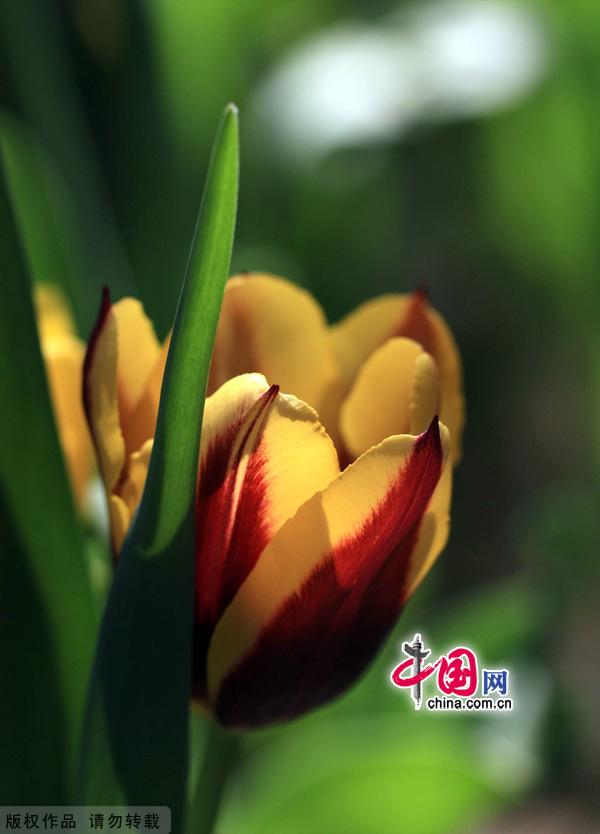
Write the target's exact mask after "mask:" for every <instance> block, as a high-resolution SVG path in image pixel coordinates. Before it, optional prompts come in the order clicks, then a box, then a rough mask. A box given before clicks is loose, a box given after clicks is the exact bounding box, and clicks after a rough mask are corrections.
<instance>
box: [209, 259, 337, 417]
mask: <svg viewBox="0 0 600 834" xmlns="http://www.w3.org/2000/svg"><path fill="white" fill-rule="evenodd" d="M252 372H258V373H261V374H264V376H265V377H266V378H267V380H268V381H269V383H271V384H275V385H279V387H280V388H281V390H282V391H292V392H293V393H294V394H295V395H296V396H297V397H299V398H300V399H302V400H304V401H305V402H307V403H308V404H309V405H311V406H312V407H313V408H316V409H317V411H319V413H320V404H321V400H322V398H323V396H324V394H325V393H326V391H327V390H328V388H329V387H330V386H331V385H332V384H333V382H334V381H335V379H336V378H337V368H336V364H335V358H334V356H333V351H332V348H331V344H330V342H329V336H328V331H327V326H326V322H325V317H324V315H323V312H322V310H321V308H320V307H319V305H318V304H317V302H316V301H315V300H314V298H313V297H312V296H311V295H310V293H308V292H306V290H303V289H301V288H300V287H297V286H295V285H294V284H292V283H290V282H289V281H285V280H284V279H282V278H277V277H275V276H273V275H265V274H251V275H244V276H237V277H235V278H232V279H230V281H229V282H228V284H227V287H226V290H225V295H224V298H223V307H222V310H221V317H220V319H219V326H218V329H217V336H216V341H215V348H214V352H213V360H212V368H211V377H210V382H209V392H213V391H215V390H216V388H218V387H219V386H220V385H222V384H223V383H224V382H225V381H226V380H228V379H230V378H231V377H234V376H237V375H239V374H244V373H252Z"/></svg>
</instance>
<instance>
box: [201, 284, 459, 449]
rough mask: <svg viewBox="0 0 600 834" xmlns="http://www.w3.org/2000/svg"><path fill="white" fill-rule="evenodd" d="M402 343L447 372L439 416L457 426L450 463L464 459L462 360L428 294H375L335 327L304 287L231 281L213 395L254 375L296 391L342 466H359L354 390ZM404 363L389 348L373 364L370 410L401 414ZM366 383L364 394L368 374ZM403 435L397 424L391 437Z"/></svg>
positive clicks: (453, 430) (441, 377)
mask: <svg viewBox="0 0 600 834" xmlns="http://www.w3.org/2000/svg"><path fill="white" fill-rule="evenodd" d="M394 338H407V339H412V340H413V341H415V342H417V343H418V344H420V345H421V346H422V347H423V348H424V349H425V351H427V352H428V354H429V355H430V356H431V357H432V358H433V359H434V361H435V364H436V366H437V369H438V372H439V383H440V403H439V415H440V420H441V421H442V422H443V423H444V424H445V425H446V426H447V427H448V429H449V430H450V435H451V443H452V457H453V459H454V462H457V461H458V460H459V458H460V454H461V437H462V430H463V425H464V397H463V391H462V387H463V383H462V364H461V359H460V354H459V351H458V348H457V346H456V342H455V340H454V337H453V336H452V333H451V331H450V329H449V327H448V325H447V324H446V322H445V321H444V319H443V318H442V316H441V315H440V314H439V313H438V312H437V311H436V310H434V309H433V308H432V307H431V305H430V304H429V302H428V300H427V296H426V294H425V292H423V291H422V290H420V291H417V292H415V293H412V294H410V295H400V294H393V295H385V296H380V297H379V298H374V299H372V300H370V301H367V302H366V303H365V304H363V305H361V306H360V307H358V308H357V309H356V310H355V311H353V312H352V313H350V314H349V315H348V316H347V317H346V318H344V319H342V321H340V322H339V323H337V324H335V325H333V326H332V327H328V325H327V322H326V319H325V316H324V314H323V312H322V310H321V308H320V307H319V305H318V303H317V302H316V300H315V299H314V298H313V297H312V296H311V295H310V293H308V292H307V291H306V290H303V289H301V288H299V287H297V286H295V285H294V284H292V283H290V282H288V281H285V280H284V279H282V278H277V277H275V276H273V275H265V274H249V275H244V276H237V277H235V278H232V279H230V281H229V283H228V285H227V288H226V291H225V296H224V299H223V306H222V310H221V317H220V320H219V327H218V329H217V336H216V341H215V349H214V354H213V365H212V370H211V379H210V384H209V393H212V391H214V390H215V389H216V388H217V387H218V386H219V385H221V384H222V383H223V382H225V381H226V380H227V379H230V378H231V377H233V376H235V375H236V374H239V373H244V372H248V371H259V372H260V373H263V374H264V375H265V376H266V377H267V379H276V380H278V382H279V384H280V385H281V386H282V388H283V389H284V390H287V391H293V392H294V393H295V394H296V395H297V396H299V397H301V398H302V399H304V400H305V401H306V402H307V403H309V404H310V405H311V406H313V408H315V409H316V410H317V412H318V413H319V415H320V416H321V419H322V420H323V422H324V424H325V425H326V427H327V430H328V431H329V433H330V434H331V436H332V437H333V438H334V440H335V442H336V445H337V446H338V450H339V452H340V456H341V458H342V460H347V459H350V460H351V459H353V458H354V457H355V455H356V449H355V448H354V444H353V442H352V440H351V439H350V438H349V437H348V436H347V431H346V430H345V429H347V428H348V420H349V419H350V418H349V417H348V409H347V408H346V409H345V407H344V404H345V403H346V401H347V399H348V398H351V399H353V400H354V406H355V407H356V405H357V395H356V391H355V390H354V389H355V386H356V385H359V380H360V377H361V375H362V374H363V373H364V370H363V369H364V366H365V363H368V362H369V361H370V360H371V358H373V357H374V354H375V352H376V351H378V350H379V349H380V348H382V347H383V346H384V345H385V344H386V343H388V342H389V340H391V339H394ZM401 359H402V357H401V356H400V353H399V351H398V350H396V351H394V350H391V351H390V352H387V353H386V352H384V353H383V354H379V357H378V359H377V360H376V361H374V364H372V365H371V366H370V369H369V371H368V375H369V376H370V379H371V383H372V385H371V386H370V387H371V388H372V390H371V396H372V399H370V402H369V408H370V411H371V412H375V413H377V414H380V415H382V414H390V413H397V412H398V409H397V407H396V406H395V405H394V402H395V393H396V392H395V390H394V385H395V381H396V380H398V379H399V378H400V379H401V378H402V377H403V376H405V373H406V370H407V368H406V367H405V365H404V362H402V361H399V360H401ZM376 377H378V379H379V384H378V385H376V384H375V382H376ZM361 384H362V387H363V388H364V377H363V379H362V383H361ZM359 399H360V397H359ZM351 410H354V411H355V408H354V409H351ZM344 411H346V416H345V417H344ZM390 428H391V427H390ZM404 430H406V427H404V426H402V425H401V424H398V425H397V426H396V427H395V432H390V433H400V432H402V431H404ZM384 436H385V435H381V436H380V437H379V438H378V439H379V440H381V439H383V437H384Z"/></svg>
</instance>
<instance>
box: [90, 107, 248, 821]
mask: <svg viewBox="0 0 600 834" xmlns="http://www.w3.org/2000/svg"><path fill="white" fill-rule="evenodd" d="M238 144H239V140H238V126H237V111H236V109H235V108H234V107H233V106H229V107H228V108H227V109H226V111H225V113H224V116H223V119H222V121H221V125H220V128H219V132H218V135H217V138H216V140H215V145H214V149H213V154H212V159H211V164H210V168H209V172H208V177H207V181H206V186H205V190H204V195H203V198H202V203H201V206H200V213H199V217H198V223H197V227H196V232H195V235H194V239H193V242H192V247H191V253H190V258H189V262H188V267H187V271H186V277H185V280H184V284H183V289H182V292H181V296H180V300H179V305H178V308H177V314H176V317H175V324H174V328H173V336H172V339H171V346H170V349H169V356H168V360H167V366H166V371H165V378H164V381H163V387H162V392H161V399H160V408H159V415H158V423H157V430H156V436H155V441H154V449H153V453H152V458H151V462H150V469H149V472H148V478H147V482H146V488H145V490H144V495H143V498H142V503H141V506H140V509H139V511H138V514H137V517H136V520H135V522H134V525H133V527H132V530H131V531H130V534H129V536H128V538H127V540H126V542H125V545H124V547H123V551H122V553H121V558H120V561H119V567H118V570H117V573H116V576H115V580H114V583H113V588H112V590H111V594H110V597H109V601H108V604H107V608H106V612H105V616H104V621H103V627H102V633H101V637H100V643H99V648H98V654H97V659H96V665H95V672H94V676H93V681H92V686H91V692H90V702H89V710H88V715H87V722H86V727H85V737H84V744H83V748H82V800H83V801H85V802H88V803H90V804H109V803H114V802H120V801H127V802H129V803H130V804H144V803H148V802H150V801H151V802H152V803H153V804H155V805H168V806H169V807H170V808H171V811H172V820H173V830H174V831H175V832H177V831H181V830H183V808H184V797H185V782H186V771H187V738H188V734H187V730H188V726H187V725H188V709H189V695H190V665H191V631H192V612H193V571H194V548H193V544H194V518H193V505H194V494H195V487H196V478H197V468H198V451H199V440H200V431H201V419H202V413H203V409H204V397H205V390H206V383H207V379H208V370H209V366H210V357H211V352H212V344H213V340H214V333H215V329H216V325H217V321H218V316H219V310H220V306H221V299H222V296H223V290H224V286H225V281H226V279H227V276H228V273H229V263H230V258H231V249H232V244H233V233H234V226H235V215H236V206H237V189H238V152H239V151H238Z"/></svg>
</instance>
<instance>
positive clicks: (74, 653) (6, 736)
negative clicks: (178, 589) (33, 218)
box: [0, 162, 95, 802]
mask: <svg viewBox="0 0 600 834" xmlns="http://www.w3.org/2000/svg"><path fill="white" fill-rule="evenodd" d="M0 272H1V274H2V280H1V281H0V402H2V408H1V409H0V483H1V492H2V498H3V505H4V507H3V513H2V519H1V521H2V526H3V528H4V529H3V533H4V535H3V540H4V547H3V552H2V557H1V563H0V587H1V588H2V600H3V602H2V605H1V606H0V618H1V620H0V655H1V656H2V664H3V666H2V684H1V686H0V709H1V710H2V720H1V721H0V728H1V729H0V789H2V790H4V789H6V790H9V789H10V785H11V783H12V781H13V778H15V779H16V780H17V782H16V783H17V784H20V785H21V788H22V789H25V786H26V785H28V787H27V788H26V789H25V790H26V793H25V794H24V795H23V796H22V797H20V798H19V797H17V795H16V794H14V793H13V794H12V795H10V796H3V797H2V798H3V799H4V800H5V801H10V802H18V801H34V800H36V799H37V800H39V799H43V801H44V802H50V801H53V798H54V796H57V797H58V798H60V796H61V793H62V792H64V791H65V789H66V783H67V770H68V767H69V766H72V765H73V761H74V754H75V750H76V746H77V737H78V733H79V726H80V720H81V714H82V709H83V703H84V699H85V687H86V682H87V678H88V674H89V666H90V661H91V653H92V648H93V640H94V635H95V622H94V615H93V606H92V601H91V594H90V588H89V584H88V577H87V575H86V570H85V563H84V558H83V545H82V539H81V535H80V530H79V527H78V523H77V519H76V515H75V512H74V508H73V502H72V499H71V494H70V488H69V485H68V481H67V474H66V471H65V466H64V462H63V458H62V454H61V450H60V446H59V442H58V438H57V434H56V429H55V425H54V417H53V413H52V407H51V404H50V398H49V394H48V388H47V385H46V377H45V372H44V366H43V362H42V357H41V354H40V349H39V344H38V338H37V331H36V324H35V319H34V313H33V309H32V305H31V295H30V285H29V278H28V275H27V270H26V268H25V263H24V257H23V253H22V251H21V247H20V241H19V239H18V234H17V230H16V226H15V223H14V217H13V211H12V206H11V203H10V200H9V195H8V187H7V180H6V176H5V171H4V163H3V162H2V170H1V171H0ZM23 693H27V695H26V696H25V695H24V694H23ZM63 735H64V737H63ZM15 771H17V772H18V773H20V775H21V777H23V776H24V777H25V778H22V780H21V781H20V782H19V781H18V779H19V777H18V775H17V776H15ZM28 777H29V778H28ZM7 786H8V787H7ZM44 788H45V790H44Z"/></svg>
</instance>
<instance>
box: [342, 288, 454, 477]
mask: <svg viewBox="0 0 600 834" xmlns="http://www.w3.org/2000/svg"><path fill="white" fill-rule="evenodd" d="M399 336H403V337H406V338H409V339H413V340H414V341H416V342H419V344H421V345H422V346H423V347H424V348H425V350H426V351H427V352H428V353H429V354H430V355H431V356H432V357H433V358H434V360H435V363H436V365H437V367H438V371H439V376H440V413H439V416H440V420H441V421H442V422H443V423H445V424H446V425H447V426H448V428H449V429H450V434H451V438H452V440H451V442H452V457H453V460H454V461H455V462H456V461H458V460H459V459H460V455H461V438H462V430H463V426H464V419H465V414H464V396H463V379H462V363H461V359H460V354H459V351H458V348H457V345H456V342H455V340H454V337H453V336H452V333H451V331H450V329H449V327H448V325H447V324H446V322H445V320H444V319H443V317H442V316H441V315H440V314H439V313H438V312H437V311H436V310H434V309H433V307H431V305H430V304H429V302H428V301H427V299H426V297H425V294H424V293H423V292H415V293H413V294H412V295H385V296H380V297H378V298H374V299H372V300H371V301H367V302H366V303H365V304H362V305H361V306H360V307H358V308H357V309H356V310H354V311H353V312H352V313H350V315H348V316H347V317H346V318H345V319H343V320H342V321H341V322H339V323H338V324H336V325H335V326H334V327H332V328H331V340H332V345H333V348H334V351H335V354H336V357H337V361H338V364H339V367H340V372H341V377H342V386H343V387H344V391H345V392H347V391H348V390H349V388H350V386H351V385H352V382H353V380H354V378H355V377H356V375H357V373H358V371H359V369H360V367H361V366H362V364H363V363H364V362H365V361H366V360H367V359H368V357H369V356H370V355H371V354H372V353H373V352H374V351H375V350H376V349H377V348H378V347H380V346H381V345H382V344H384V343H385V342H386V341H387V340H388V339H391V338H393V337H399Z"/></svg>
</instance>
